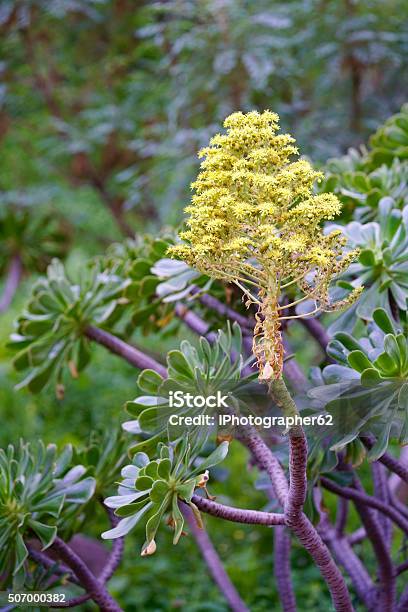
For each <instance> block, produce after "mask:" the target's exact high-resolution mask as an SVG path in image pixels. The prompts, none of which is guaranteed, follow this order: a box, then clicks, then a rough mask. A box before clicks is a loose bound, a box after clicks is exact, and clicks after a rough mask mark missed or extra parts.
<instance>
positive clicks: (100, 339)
mask: <svg viewBox="0 0 408 612" xmlns="http://www.w3.org/2000/svg"><path fill="white" fill-rule="evenodd" d="M85 335H86V336H87V338H89V339H90V340H93V341H94V342H97V343H98V344H101V345H102V346H104V347H105V348H107V349H109V350H110V351H111V352H112V353H115V355H119V357H122V358H123V359H125V360H126V361H127V362H128V363H130V364H131V365H133V366H135V367H136V368H140V369H141V370H143V369H146V368H148V369H151V370H155V371H156V372H157V373H158V374H160V375H161V376H163V377H166V376H167V370H166V368H165V367H164V365H162V364H161V363H159V362H158V361H156V360H155V359H153V357H149V355H146V353H143V352H142V351H140V350H139V349H137V348H136V347H134V346H131V345H130V344H127V343H126V342H124V341H123V340H121V339H120V338H117V337H116V336H114V335H113V334H110V333H109V332H107V331H105V330H103V329H99V327H94V326H93V325H88V327H87V328H86V329H85Z"/></svg>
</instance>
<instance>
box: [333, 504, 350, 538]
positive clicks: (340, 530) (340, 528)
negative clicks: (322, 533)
mask: <svg viewBox="0 0 408 612" xmlns="http://www.w3.org/2000/svg"><path fill="white" fill-rule="evenodd" d="M348 511H349V501H348V499H344V497H340V499H339V501H338V506H337V514H336V533H337V535H339V536H342V535H343V534H344V530H345V528H346V524H347V518H348Z"/></svg>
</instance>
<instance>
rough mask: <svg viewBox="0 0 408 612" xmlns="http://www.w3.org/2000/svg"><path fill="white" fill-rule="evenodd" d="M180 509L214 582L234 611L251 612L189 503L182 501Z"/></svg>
mask: <svg viewBox="0 0 408 612" xmlns="http://www.w3.org/2000/svg"><path fill="white" fill-rule="evenodd" d="M180 510H181V511H182V513H183V516H184V518H185V519H186V521H187V523H188V526H189V527H190V531H191V533H192V534H193V536H194V539H195V541H196V542H197V545H198V547H199V549H200V551H201V554H202V556H203V558H204V560H205V562H206V564H207V568H208V571H209V572H210V574H211V576H212V577H213V579H214V582H215V583H216V584H217V585H218V588H219V589H220V591H221V593H223V595H224V597H225V599H226V600H227V602H228V604H229V606H230V608H231V610H232V611H233V612H249V610H248V608H247V607H246V605H245V604H244V602H243V601H242V599H241V597H240V595H239V593H238V591H237V590H236V588H235V587H234V585H233V584H232V582H231V580H230V578H229V576H228V574H227V572H226V571H225V569H224V566H223V565H222V563H221V561H220V558H219V557H218V554H217V552H216V550H215V548H214V546H213V544H212V542H211V540H210V538H209V537H208V535H207V532H206V531H205V529H200V527H199V526H198V525H197V522H196V520H195V518H194V515H193V512H192V510H191V509H190V508H189V507H188V505H187V504H184V503H182V502H181V503H180Z"/></svg>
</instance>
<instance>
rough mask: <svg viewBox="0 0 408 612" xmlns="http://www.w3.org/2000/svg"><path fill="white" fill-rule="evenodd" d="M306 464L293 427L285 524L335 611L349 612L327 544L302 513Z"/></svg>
mask: <svg viewBox="0 0 408 612" xmlns="http://www.w3.org/2000/svg"><path fill="white" fill-rule="evenodd" d="M300 434H301V435H300ZM306 465H307V443H306V437H305V435H304V432H303V430H302V429H301V428H296V429H295V430H291V431H290V434H289V476H290V480H289V483H290V484H289V493H288V499H287V502H286V504H285V517H286V524H287V525H288V526H289V527H291V528H292V530H293V532H294V533H295V534H296V535H297V537H298V539H299V540H300V542H301V543H302V544H303V546H304V547H305V549H306V550H307V551H308V553H309V554H310V555H311V557H312V559H313V560H314V562H315V563H316V565H317V567H318V568H319V569H320V572H321V574H322V576H323V577H324V579H325V580H326V583H327V586H328V587H329V590H330V594H331V596H332V600H333V604H334V607H335V609H336V610H344V611H345V610H348V611H350V610H353V606H352V603H351V600H350V595H349V592H348V589H347V586H346V583H345V581H344V578H343V576H342V574H341V572H340V570H339V568H338V567H337V565H336V563H335V562H334V560H333V557H332V556H331V554H330V551H329V549H328V548H327V546H326V544H325V543H324V542H323V540H322V539H321V537H320V535H319V534H318V532H317V531H316V529H315V527H314V526H313V525H312V523H311V522H310V521H309V519H308V518H307V517H306V516H305V515H304V514H303V511H302V509H303V504H304V501H305V499H306V493H307V480H306Z"/></svg>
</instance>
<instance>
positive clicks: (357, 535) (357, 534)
mask: <svg viewBox="0 0 408 612" xmlns="http://www.w3.org/2000/svg"><path fill="white" fill-rule="evenodd" d="M366 537H367V534H366V531H365V529H364V527H359V528H358V529H356V531H354V532H353V533H351V534H350V535H349V536H347V542H348V543H349V544H350V546H355V545H356V544H360V542H362V541H363V540H365V539H366Z"/></svg>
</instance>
